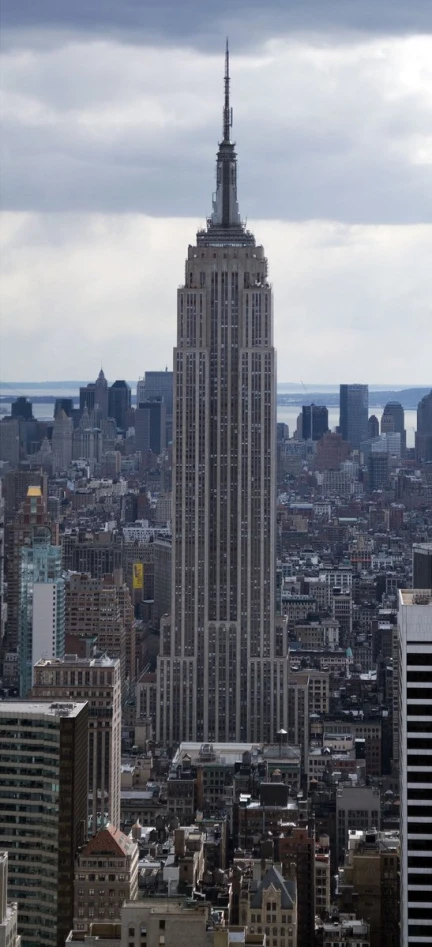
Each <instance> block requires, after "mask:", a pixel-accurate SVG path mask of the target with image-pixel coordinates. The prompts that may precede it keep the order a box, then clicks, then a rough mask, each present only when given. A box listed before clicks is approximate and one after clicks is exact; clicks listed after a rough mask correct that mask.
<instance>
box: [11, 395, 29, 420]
mask: <svg viewBox="0 0 432 947" xmlns="http://www.w3.org/2000/svg"><path fill="white" fill-rule="evenodd" d="M11 415H12V417H13V418H20V420H22V421H32V420H33V405H32V403H31V401H29V399H28V398H26V397H25V396H24V395H20V397H19V398H17V399H16V400H15V401H14V402H13V403H12V405H11Z"/></svg>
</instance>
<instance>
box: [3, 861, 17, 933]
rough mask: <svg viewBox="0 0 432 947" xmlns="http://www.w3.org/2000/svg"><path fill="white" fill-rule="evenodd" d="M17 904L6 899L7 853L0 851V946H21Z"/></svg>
mask: <svg viewBox="0 0 432 947" xmlns="http://www.w3.org/2000/svg"><path fill="white" fill-rule="evenodd" d="M17 924H18V905H17V903H16V901H13V902H11V901H8V853H7V852H2V851H0V947H21V937H20V935H19V934H18V933H17Z"/></svg>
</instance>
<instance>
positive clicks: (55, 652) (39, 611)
mask: <svg viewBox="0 0 432 947" xmlns="http://www.w3.org/2000/svg"><path fill="white" fill-rule="evenodd" d="M64 639H65V581H64V578H63V576H62V565H61V546H53V545H52V543H51V532H50V530H49V529H48V527H43V526H42V527H40V528H39V529H38V530H35V532H34V533H33V537H32V541H31V545H28V546H23V548H22V549H21V567H20V604H19V655H20V694H21V697H24V698H26V697H27V696H28V694H29V692H30V689H31V686H32V677H33V665H34V664H35V663H36V661H38V660H39V658H41V657H46V658H54V657H62V656H63V654H64Z"/></svg>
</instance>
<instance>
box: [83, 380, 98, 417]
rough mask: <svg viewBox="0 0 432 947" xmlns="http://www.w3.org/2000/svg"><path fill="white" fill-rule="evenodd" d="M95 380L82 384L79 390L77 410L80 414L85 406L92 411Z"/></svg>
mask: <svg viewBox="0 0 432 947" xmlns="http://www.w3.org/2000/svg"><path fill="white" fill-rule="evenodd" d="M95 387H96V385H95V382H94V381H93V382H89V383H88V385H83V386H82V387H81V388H80V390H79V410H80V414H82V413H83V411H84V408H87V411H94V406H95Z"/></svg>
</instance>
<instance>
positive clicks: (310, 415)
mask: <svg viewBox="0 0 432 947" xmlns="http://www.w3.org/2000/svg"><path fill="white" fill-rule="evenodd" d="M328 429H329V426H328V410H327V408H326V407H325V405H323V404H304V405H303V407H302V434H303V440H305V441H308V440H311V441H319V439H320V437H322V436H323V434H326V433H327V431H328Z"/></svg>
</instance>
